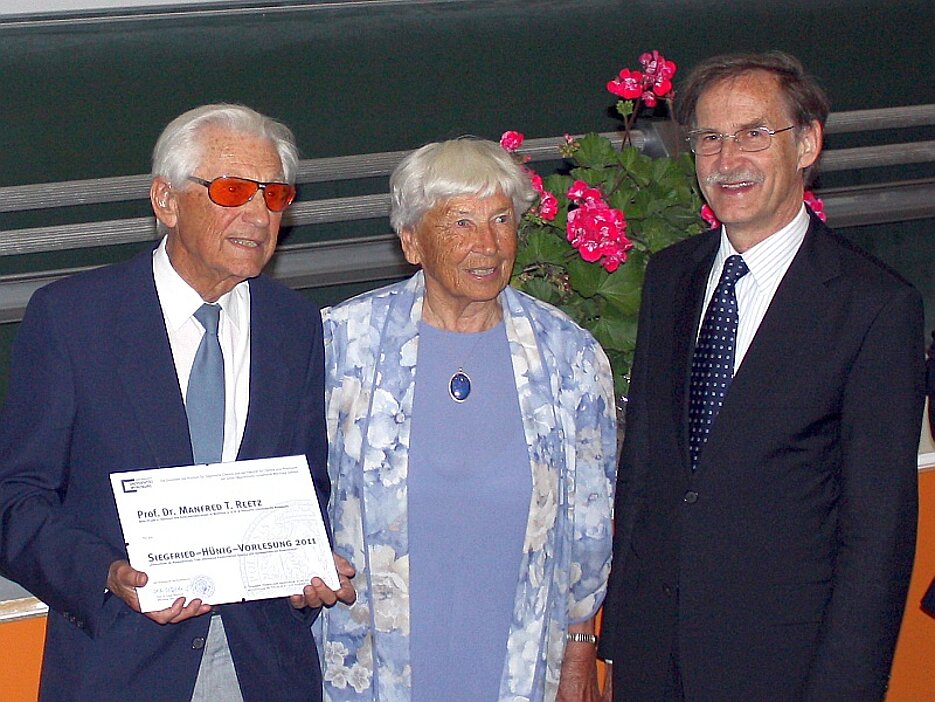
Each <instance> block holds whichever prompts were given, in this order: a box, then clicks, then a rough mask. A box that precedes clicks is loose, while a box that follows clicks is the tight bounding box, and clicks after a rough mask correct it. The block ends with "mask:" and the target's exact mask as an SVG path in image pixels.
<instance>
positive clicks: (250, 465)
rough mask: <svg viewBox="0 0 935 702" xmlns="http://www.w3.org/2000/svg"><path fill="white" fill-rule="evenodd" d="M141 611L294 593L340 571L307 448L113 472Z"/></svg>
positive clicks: (332, 582)
mask: <svg viewBox="0 0 935 702" xmlns="http://www.w3.org/2000/svg"><path fill="white" fill-rule="evenodd" d="M110 482H111V487H112V488H113V491H114V498H115V500H116V503H117V513H118V515H119V516H120V526H121V528H122V529H123V540H124V542H125V543H126V547H127V554H128V556H129V559H130V565H132V566H133V567H134V568H135V569H136V570H141V571H143V572H145V573H146V574H147V575H148V576H149V581H148V582H147V583H146V586H145V587H141V588H138V589H137V594H138V595H139V598H140V607H141V608H142V610H143V611H144V612H152V611H155V610H160V609H165V608H166V607H169V606H170V605H171V604H172V603H173V602H174V601H175V600H176V599H178V598H179V597H184V598H185V599H186V601H187V600H192V599H195V598H198V599H200V600H202V602H204V603H206V604H212V605H215V604H224V603H227V602H241V601H245V600H260V599H264V598H268V597H285V596H288V595H297V594H300V593H301V592H302V588H304V587H305V586H306V585H308V584H309V582H310V581H311V579H312V578H313V577H319V578H321V579H322V580H323V581H324V582H325V584H327V585H328V587H330V588H331V589H332V590H337V589H338V588H339V585H338V574H337V571H336V570H335V567H334V560H333V558H332V556H331V546H330V544H329V542H328V536H327V534H326V532H325V525H324V521H323V519H322V515H321V511H320V509H319V506H318V499H317V497H316V493H315V486H314V484H313V483H312V477H311V475H310V473H309V469H308V461H307V460H306V458H305V456H286V457H280V458H264V459H259V460H252V461H236V462H233V463H212V464H208V465H195V466H180V467H178V468H156V469H151V470H136V471H128V472H124V473H111V476H110Z"/></svg>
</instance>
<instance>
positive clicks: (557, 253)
mask: <svg viewBox="0 0 935 702" xmlns="http://www.w3.org/2000/svg"><path fill="white" fill-rule="evenodd" d="M568 248H569V246H568V242H567V241H564V240H563V239H562V238H561V235H560V234H558V233H557V231H556V230H554V229H552V228H549V229H545V228H538V229H535V230H534V231H530V232H529V233H528V234H527V235H526V236H525V244H524V245H523V246H520V247H519V249H518V250H517V252H516V260H517V261H520V260H521V261H522V262H523V266H527V265H529V264H530V263H532V262H534V261H539V262H542V263H553V264H555V265H564V263H565V256H566V254H567V253H568Z"/></svg>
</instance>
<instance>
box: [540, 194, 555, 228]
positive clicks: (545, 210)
mask: <svg viewBox="0 0 935 702" xmlns="http://www.w3.org/2000/svg"><path fill="white" fill-rule="evenodd" d="M557 214H558V198H556V197H555V196H554V195H553V194H552V193H550V192H548V191H545V192H543V193H542V195H541V196H540V198H539V216H540V217H542V219H544V220H547V221H549V222H551V221H552V220H553V219H555V215H557Z"/></svg>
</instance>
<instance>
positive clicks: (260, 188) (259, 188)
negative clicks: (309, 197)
mask: <svg viewBox="0 0 935 702" xmlns="http://www.w3.org/2000/svg"><path fill="white" fill-rule="evenodd" d="M188 180H190V181H192V182H193V183H198V185H203V186H204V187H205V188H206V189H207V191H208V199H209V200H211V202H213V203H214V204H215V205H217V206H218V207H243V206H244V205H246V204H247V203H248V202H250V201H251V200H253V198H255V197H256V194H257V193H258V192H262V193H263V204H264V205H266V209H268V210H269V211H270V212H285V211H286V208H288V207H289V205H291V204H292V202H293V200H295V196H296V190H295V186H294V185H292V184H291V183H283V182H282V181H278V180H271V181H269V182H267V183H264V182H263V181H260V180H253V178H243V177H241V176H232V175H221V176H218V177H217V178H212V179H211V180H205V179H204V178H199V177H198V176H194V175H190V176H188ZM219 180H239V181H242V182H244V183H253V184H254V185H255V186H256V190H255V191H254V192H253V194H252V195H251V196H250V197H248V198H247V199H246V200H244V201H243V202H241V203H240V204H239V205H225V204H224V203H223V202H218V201H217V200H215V199H214V197H212V195H211V186H212V185H214V184H215V183H216V182H217V181H219ZM269 185H284V186H286V187H287V188H290V189H291V190H292V195H290V196H289V199H288V201H287V202H286V204H285V205H284V206H283V208H282V209H281V210H276V209H273V208H272V207H270V204H269V199H268V198H267V196H266V188H267V186H269Z"/></svg>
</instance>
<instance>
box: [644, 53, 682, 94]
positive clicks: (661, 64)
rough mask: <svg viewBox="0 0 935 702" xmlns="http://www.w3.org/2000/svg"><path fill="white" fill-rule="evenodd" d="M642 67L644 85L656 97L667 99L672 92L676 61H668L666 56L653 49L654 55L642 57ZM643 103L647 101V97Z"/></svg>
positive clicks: (649, 54)
mask: <svg viewBox="0 0 935 702" xmlns="http://www.w3.org/2000/svg"><path fill="white" fill-rule="evenodd" d="M640 65H641V66H642V67H643V74H644V77H643V85H644V86H646V88H648V89H649V90H651V91H652V93H653V94H654V95H655V96H657V97H665V96H666V95H668V94H669V93H670V92H672V78H673V77H674V76H675V70H676V66H675V62H674V61H668V60H666V58H665V56H663V55H662V54H660V53H659V52H658V51H656V50H655V49H653V51H652V53H645V54H643V55H642V56H640ZM654 99H655V98H654ZM643 101H644V102H645V101H646V96H645V95H644V96H643ZM647 104H648V103H647Z"/></svg>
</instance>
